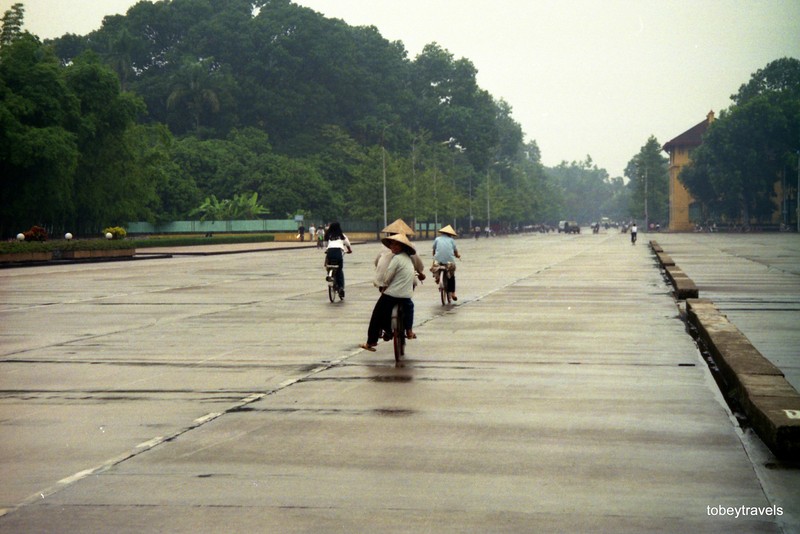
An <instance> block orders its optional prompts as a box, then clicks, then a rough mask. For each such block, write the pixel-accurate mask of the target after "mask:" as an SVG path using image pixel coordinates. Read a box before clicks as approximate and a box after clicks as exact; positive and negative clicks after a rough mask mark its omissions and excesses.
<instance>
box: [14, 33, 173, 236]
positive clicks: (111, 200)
mask: <svg viewBox="0 0 800 534" xmlns="http://www.w3.org/2000/svg"><path fill="white" fill-rule="evenodd" d="M0 94H1V95H2V99H1V100H0V123H2V128H0V137H1V138H2V139H0V172H1V173H2V180H3V182H2V192H0V197H1V200H2V203H3V206H4V209H3V211H2V215H1V216H0V232H2V234H3V236H7V235H9V234H11V235H13V234H14V233H15V232H16V231H18V229H19V228H25V227H29V226H30V225H31V224H34V223H36V224H40V225H42V226H45V227H46V228H48V229H49V230H51V233H57V232H60V231H62V230H63V229H64V228H69V229H70V231H72V232H73V233H94V232H96V231H98V229H100V228H103V227H104V226H108V225H111V224H118V223H120V222H124V221H128V220H131V219H132V218H152V217H153V212H152V211H151V210H152V209H153V208H155V207H157V205H158V198H157V197H156V194H155V193H156V190H157V180H156V178H157V174H156V173H154V172H152V169H151V168H150V167H149V166H148V163H147V160H146V158H145V156H146V155H147V150H146V149H145V147H144V146H143V145H142V143H143V140H142V138H141V137H140V136H138V135H132V134H131V132H132V131H133V130H134V129H135V128H136V118H137V116H138V114H139V113H141V112H142V111H143V110H144V108H143V106H142V103H141V101H140V99H138V98H137V97H135V96H133V95H130V94H126V93H121V92H120V88H119V80H118V79H117V77H116V75H115V74H114V73H113V72H112V71H111V70H109V69H108V68H107V67H105V66H103V65H102V64H101V63H100V62H99V60H98V58H97V57H96V56H95V55H93V54H91V53H86V54H82V55H80V56H77V57H76V58H75V59H74V61H73V62H72V64H71V65H69V66H68V67H62V66H61V64H60V63H59V61H58V59H57V58H56V56H55V55H54V54H53V52H52V50H51V49H50V48H49V47H47V46H44V45H42V43H41V42H39V40H38V39H37V38H35V37H34V36H32V35H30V34H28V33H23V34H21V35H20V36H19V37H18V38H16V39H15V40H14V41H12V42H11V43H10V44H8V45H7V46H4V47H3V48H2V50H0Z"/></svg>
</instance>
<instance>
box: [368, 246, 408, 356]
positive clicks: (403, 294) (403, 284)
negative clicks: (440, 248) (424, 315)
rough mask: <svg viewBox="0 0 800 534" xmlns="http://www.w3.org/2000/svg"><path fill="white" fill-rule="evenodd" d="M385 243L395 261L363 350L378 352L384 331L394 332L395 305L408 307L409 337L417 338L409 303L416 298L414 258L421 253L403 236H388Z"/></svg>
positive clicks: (376, 305)
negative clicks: (376, 348)
mask: <svg viewBox="0 0 800 534" xmlns="http://www.w3.org/2000/svg"><path fill="white" fill-rule="evenodd" d="M381 242H382V243H383V244H384V245H386V246H387V247H388V248H389V249H391V251H392V254H393V255H392V258H391V261H390V262H389V266H388V267H387V269H386V274H385V276H384V283H385V284H386V285H385V286H384V289H383V290H382V291H381V296H380V298H378V302H376V303H375V307H374V308H373V310H372V316H371V317H370V320H369V327H368V328H367V342H366V343H362V344H361V345H360V347H361V348H362V349H365V350H368V351H370V352H374V351H375V347H376V346H377V345H378V340H379V339H380V337H381V333H382V332H389V331H391V321H392V308H394V306H395V304H400V305H403V306H405V310H406V313H405V315H406V332H405V334H406V337H407V338H409V339H413V338H415V337H416V336H415V334H414V330H413V326H414V323H413V320H414V319H413V315H411V316H409V314H408V306H407V301H410V300H411V297H412V296H413V295H414V262H413V261H412V260H411V256H412V255H414V254H416V252H417V250H416V249H415V248H414V245H413V244H412V243H411V241H409V240H408V238H407V237H406V236H405V235H403V234H396V235H392V236H387V237H384V238H383V239H381Z"/></svg>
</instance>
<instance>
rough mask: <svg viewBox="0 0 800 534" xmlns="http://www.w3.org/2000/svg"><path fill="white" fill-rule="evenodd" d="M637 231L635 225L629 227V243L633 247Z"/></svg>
mask: <svg viewBox="0 0 800 534" xmlns="http://www.w3.org/2000/svg"><path fill="white" fill-rule="evenodd" d="M638 231H639V228H638V227H637V226H636V223H633V224H632V225H631V243H633V244H634V245H635V244H636V233H637V232H638Z"/></svg>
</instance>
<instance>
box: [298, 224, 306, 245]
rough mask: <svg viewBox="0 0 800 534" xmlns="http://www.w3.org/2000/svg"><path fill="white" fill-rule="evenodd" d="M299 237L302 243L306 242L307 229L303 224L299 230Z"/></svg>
mask: <svg viewBox="0 0 800 534" xmlns="http://www.w3.org/2000/svg"><path fill="white" fill-rule="evenodd" d="M297 237H299V238H300V242H301V243H302V242H303V241H305V240H306V227H305V226H303V225H302V224H301V225H300V228H298V229H297Z"/></svg>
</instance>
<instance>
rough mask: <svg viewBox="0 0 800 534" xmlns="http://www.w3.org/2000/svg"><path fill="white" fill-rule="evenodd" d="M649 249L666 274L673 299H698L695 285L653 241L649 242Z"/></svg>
mask: <svg viewBox="0 0 800 534" xmlns="http://www.w3.org/2000/svg"><path fill="white" fill-rule="evenodd" d="M650 248H651V249H652V250H653V253H654V254H655V255H656V259H657V260H658V263H659V265H660V266H661V268H662V269H664V271H665V272H666V273H667V278H669V281H670V283H671V284H672V288H673V289H674V290H675V298H677V299H678V300H686V299H696V298H699V297H700V290H699V289H698V288H697V285H695V283H694V282H693V281H692V279H691V278H689V277H688V276H687V275H686V273H684V272H683V271H682V270H681V268H680V267H678V266H677V265H675V261H674V260H673V259H672V257H670V256H669V255H668V254H667V253H665V252H664V249H662V248H661V246H660V245H659V244H658V243H656V242H655V241H650Z"/></svg>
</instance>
